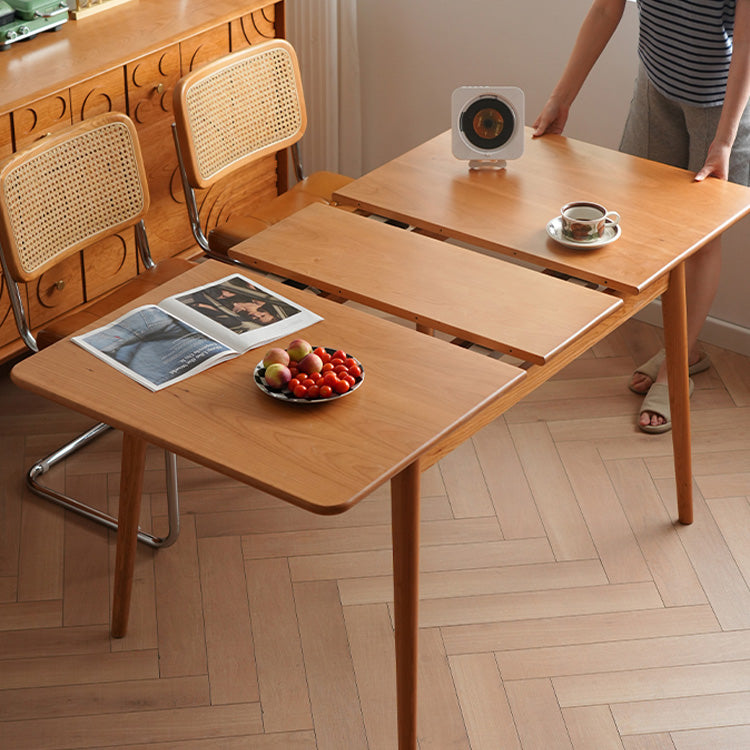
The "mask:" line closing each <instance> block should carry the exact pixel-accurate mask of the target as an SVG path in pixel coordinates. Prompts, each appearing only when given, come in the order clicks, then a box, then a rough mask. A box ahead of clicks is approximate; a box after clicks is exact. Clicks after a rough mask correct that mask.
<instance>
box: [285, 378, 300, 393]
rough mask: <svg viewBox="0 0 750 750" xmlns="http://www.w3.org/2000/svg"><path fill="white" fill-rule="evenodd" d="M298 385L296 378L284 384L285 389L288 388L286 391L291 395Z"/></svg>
mask: <svg viewBox="0 0 750 750" xmlns="http://www.w3.org/2000/svg"><path fill="white" fill-rule="evenodd" d="M298 385H300V382H299V380H298V379H297V378H292V379H291V380H290V381H289V382H288V383H287V384H286V387H287V388H288V389H289V390H290V391H291V392H292V393H294V389H295V388H296V387H297V386H298Z"/></svg>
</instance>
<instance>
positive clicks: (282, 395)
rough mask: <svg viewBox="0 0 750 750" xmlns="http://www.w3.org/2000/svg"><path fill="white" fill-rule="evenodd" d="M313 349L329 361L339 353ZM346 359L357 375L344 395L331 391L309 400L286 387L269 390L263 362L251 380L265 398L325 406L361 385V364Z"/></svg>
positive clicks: (356, 360) (348, 356) (362, 370)
mask: <svg viewBox="0 0 750 750" xmlns="http://www.w3.org/2000/svg"><path fill="white" fill-rule="evenodd" d="M314 349H315V351H320V350H323V351H325V352H326V354H327V355H328V356H329V359H330V358H333V355H334V354H336V353H337V352H339V351H340V350H338V349H334V348H332V347H328V346H325V347H314ZM346 357H347V358H348V359H351V360H353V361H354V362H355V363H356V367H357V368H358V369H359V375H357V376H356V377H354V383H353V384H351V385H350V386H349V389H348V390H347V391H345V392H344V393H337V392H336V391H333V392H332V393H331V395H329V396H327V397H322V396H316V397H314V398H310V397H309V396H295V395H294V393H292V392H291V391H290V390H289V389H288V388H287V387H284V388H271V387H270V386H269V385H268V384H267V383H266V381H265V378H264V375H265V372H266V368H265V367H264V366H263V361H260V362H258V364H257V365H256V366H255V370H254V371H253V379H254V380H255V385H257V386H258V388H260V390H261V391H263V393H265V394H266V395H267V396H270V397H271V398H275V399H277V400H278V401H284V402H286V403H289V404H306V405H309V404H327V403H330V402H331V401H338V400H339V399H341V398H344V396H349V395H351V394H352V393H354V391H356V390H357V388H359V387H360V386H361V385H362V382H363V380H364V377H365V370H364V367H362V363H361V362H360V361H359V360H358V359H357V358H356V357H352V356H351V355H350V354H346ZM324 365H325V363H324ZM324 376H325V373H322V374H321V375H320V377H321V378H322V377H324ZM350 377H351V376H350Z"/></svg>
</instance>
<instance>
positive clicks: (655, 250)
mask: <svg viewBox="0 0 750 750" xmlns="http://www.w3.org/2000/svg"><path fill="white" fill-rule="evenodd" d="M576 198H583V199H590V200H598V201H599V202H602V203H604V204H605V205H607V207H608V208H611V209H613V210H617V211H619V212H620V214H621V215H622V236H621V237H620V238H619V239H618V240H617V241H616V242H613V243H611V244H610V245H607V246H606V247H602V248H599V249H597V250H596V251H583V252H582V251H581V250H576V249H569V248H565V247H563V246H561V245H559V244H557V243H556V242H555V241H554V240H552V239H550V238H549V237H548V236H547V233H546V229H545V227H546V223H547V221H549V219H550V218H553V217H554V216H555V215H556V214H557V213H559V208H560V206H561V205H562V204H563V203H565V202H567V201H568V200H573V199H576ZM337 199H338V200H339V201H341V202H342V203H344V202H346V203H348V204H350V205H353V206H355V207H356V208H358V209H360V211H361V212H362V213H366V214H378V215H380V216H383V217H388V218H392V219H395V220H398V221H400V222H404V223H406V224H408V225H410V226H412V227H416V228H417V229H418V231H407V230H404V229H402V228H398V227H395V226H390V225H388V224H386V223H384V222H382V221H377V220H376V219H373V218H370V217H366V216H359V215H356V214H355V213H351V212H347V211H342V210H340V209H338V208H334V207H330V206H312V207H309V208H306V209H304V211H302V212H299V213H298V214H296V215H295V216H293V217H291V218H289V219H286V220H284V221H283V222H280V223H279V224H276V225H274V226H272V227H270V228H269V229H267V230H265V231H264V232H263V233H260V234H258V235H256V236H255V237H252V238H250V239H248V240H246V241H245V242H243V243H241V245H239V246H237V247H236V248H235V249H234V250H233V251H232V255H233V257H234V258H235V259H236V260H239V261H240V262H242V263H243V264H245V265H246V266H248V267H249V268H250V269H258V270H259V271H263V272H264V273H267V272H271V273H274V274H278V275H280V276H282V277H286V278H292V279H296V280H297V281H300V282H302V283H303V284H307V285H309V286H312V287H314V288H315V289H317V290H318V291H320V292H322V294H313V293H311V291H310V290H299V289H295V288H292V287H290V286H288V285H282V284H281V283H279V282H277V281H274V280H273V279H269V278H267V277H265V276H264V277H263V279H262V283H263V285H264V286H266V287H268V288H270V289H271V290H272V291H276V292H279V293H281V294H282V295H283V296H286V297H289V298H290V299H292V300H293V301H295V302H297V303H299V304H301V305H302V306H304V307H307V308H308V309H310V310H312V311H313V312H316V313H318V314H319V315H321V316H322V318H323V320H322V321H320V322H318V323H316V324H314V325H313V326H311V327H309V328H308V329H304V330H303V331H299V332H297V334H295V335H300V336H302V337H304V338H307V339H308V340H310V341H311V343H313V344H315V345H321V346H330V347H335V348H342V349H344V350H346V351H347V352H349V353H351V354H352V355H354V356H355V357H357V358H358V359H359V360H360V361H361V362H362V364H363V367H364V373H365V377H364V380H363V382H362V385H361V387H360V388H358V389H357V390H355V391H354V392H352V393H351V394H350V395H348V396H346V397H345V398H341V399H338V400H337V401H335V402H331V403H316V404H305V405H293V404H288V403H281V402H279V401H278V400H276V399H272V398H269V397H268V395H267V394H265V393H264V392H262V391H261V390H260V389H259V388H258V387H257V385H256V383H255V381H254V378H253V371H254V368H255V365H256V364H257V363H258V361H259V360H261V359H262V356H263V353H264V351H263V350H251V351H249V352H247V353H245V354H243V355H241V356H239V357H237V358H235V359H232V360H230V361H228V362H224V363H222V364H220V365H216V366H214V367H212V368H211V369H209V370H207V371H205V372H202V373H199V374H196V375H194V376H192V377H190V378H188V379H186V380H184V381H181V382H179V383H176V384H174V385H172V386H170V387H169V388H165V389H163V390H161V391H156V392H151V391H149V390H147V389H145V388H143V387H142V386H140V385H139V384H137V383H136V382H135V381H133V380H131V379H129V378H128V377H127V376H125V375H123V374H122V373H120V372H118V371H117V370H115V369H114V368H112V367H109V366H108V365H107V364H105V363H104V362H102V361H100V360H98V359H97V358H95V357H92V356H91V355H90V354H89V353H87V352H86V351H84V350H83V349H81V348H80V347H78V346H77V345H76V344H75V343H73V342H72V341H70V340H69V339H66V340H63V341H61V342H59V343H57V344H54V345H53V346H51V347H48V348H46V349H44V350H43V351H41V352H39V353H37V354H34V355H33V356H31V357H28V358H27V359H25V360H23V361H21V362H20V363H18V364H17V365H16V366H15V367H14V368H13V370H12V378H13V380H14V382H15V383H16V384H18V385H19V386H21V387H23V388H26V389H29V390H31V391H33V392H35V393H37V394H40V395H42V396H46V397H48V398H50V399H52V400H53V401H56V402H58V403H61V404H64V405H66V406H69V407H70V408H72V409H74V410H77V411H79V412H82V413H84V414H87V415H89V416H90V417H92V418H94V419H96V420H99V421H104V422H106V423H108V424H110V425H112V426H113V427H115V428H117V429H119V430H121V431H122V432H123V436H124V437H123V450H122V466H121V487H120V501H119V529H118V534H117V554H116V563H115V582H114V596H113V611H112V633H113V635H114V636H116V637H117V636H122V635H124V634H125V632H126V629H127V623H128V613H129V606H130V591H131V587H132V577H133V565H134V559H135V554H136V546H137V536H136V535H137V528H138V520H137V519H138V512H139V507H140V498H141V490H142V478H143V469H144V456H145V449H146V445H147V444H148V443H151V444H154V445H156V446H159V447H162V448H165V449H167V450H169V451H172V452H174V453H176V454H178V455H181V456H184V457H187V458H188V459H191V460H193V461H195V462H197V463H199V464H201V465H203V466H206V467H208V468H211V469H214V470H216V471H218V472H221V473H223V474H225V475H227V476H229V477H232V478H234V479H236V480H239V481H240V482H244V483H246V484H248V485H251V486H253V487H257V488H259V489H261V490H264V491H266V492H269V493H270V494H272V495H275V496H276V497H279V498H281V499H282V500H285V501H287V502H289V503H292V504H294V505H297V506H299V507H301V508H303V509H306V510H308V511H311V512H314V513H320V514H331V513H340V512H344V511H346V510H348V509H349V508H351V507H352V506H354V505H355V504H356V503H357V502H358V501H360V500H361V499H363V498H364V497H366V496H367V495H368V494H369V493H371V492H372V491H373V490H374V489H375V488H377V487H378V486H380V485H382V484H384V483H386V482H390V489H391V512H392V537H393V563H394V565H393V584H394V613H395V646H396V693H397V694H396V703H397V714H398V747H399V750H415V749H416V746H417V739H416V723H417V719H416V695H417V662H416V659H417V641H418V638H417V624H418V583H417V582H418V572H419V564H418V559H419V478H420V474H421V472H422V471H423V470H424V469H426V468H427V467H429V466H430V465H432V464H434V463H435V462H436V461H438V460H439V459H440V458H441V457H442V456H445V455H446V454H447V453H448V452H450V451H451V450H453V449H454V448H455V447H456V446H458V445H459V444H460V443H462V442H463V441H465V440H466V439H468V438H469V437H471V435H473V434H474V433H476V432H477V431H478V430H479V429H481V428H482V427H484V426H485V425H487V424H488V423H489V422H491V421H492V420H494V419H496V418H497V417H498V416H499V415H501V414H502V413H503V412H504V411H506V410H507V409H508V408H509V407H510V406H512V405H513V404H515V403H517V402H518V401H519V400H520V399H522V398H523V397H524V396H525V395H526V394H528V393H529V392H530V391H531V390H533V389H534V388H536V387H538V386H539V385H540V384H541V383H543V382H545V381H546V380H547V379H549V378H550V377H551V376H552V375H553V374H554V373H556V372H558V371H559V370H560V369H561V368H563V367H564V366H565V365H566V364H568V363H569V362H571V361H572V360H573V359H575V358H576V357H577V356H579V355H580V354H581V353H583V352H584V351H585V350H586V349H588V348H589V347H590V346H592V345H593V344H594V343H596V342H597V341H599V340H601V339H602V338H603V337H604V336H606V335H607V334H608V333H609V332H611V331H613V330H615V329H616V328H617V327H618V326H619V325H621V324H622V323H623V322H624V321H625V320H627V319H628V318H630V317H631V316H632V315H634V314H635V313H637V312H638V311H639V310H641V309H643V307H644V306H646V305H647V304H649V303H650V302H652V301H653V300H654V299H656V298H657V297H659V296H660V295H661V296H662V298H663V308H664V321H665V339H666V346H667V353H668V363H669V377H670V384H671V387H670V396H671V398H672V404H673V425H674V428H673V436H674V438H673V439H675V468H676V473H677V478H678V515H679V518H680V520H681V521H683V522H684V523H690V522H691V521H692V503H691V494H690V474H691V469H690V444H689V411H688V387H687V383H688V378H687V355H686V346H685V301H684V266H683V262H684V260H685V259H686V258H687V257H689V255H690V254H691V253H692V252H695V251H696V250H697V249H698V248H699V247H700V246H701V245H702V244H704V243H705V242H707V241H708V240H709V239H710V238H711V237H714V236H716V235H717V234H719V233H720V232H721V231H723V230H724V229H725V228H726V227H727V226H729V225H730V224H731V223H733V222H734V221H737V220H738V219H739V218H740V217H741V216H743V215H745V214H746V213H748V212H750V190H748V189H746V188H741V187H740V186H733V185H730V184H729V183H723V182H720V181H718V180H710V181H708V182H707V183H705V184H702V185H695V184H693V183H692V182H691V179H690V176H689V175H688V174H687V173H684V172H682V171H681V170H676V169H672V168H669V167H664V166H663V165H654V164H652V163H651V162H645V161H643V160H637V159H634V158H633V157H625V156H624V155H621V154H617V153H615V152H610V151H607V150H606V149H598V148H596V147H593V146H588V145H586V144H580V143H578V142H575V141H571V140H569V139H565V138H562V137H552V138H544V139H540V140H534V141H532V140H531V139H530V138H529V140H528V142H527V144H526V153H525V154H524V156H523V157H522V159H519V160H518V161H517V162H509V164H508V167H507V168H506V170H504V171H502V172H476V173H475V172H470V171H469V170H468V168H467V164H466V163H465V162H460V161H457V160H456V159H454V158H453V157H452V155H451V153H450V139H449V134H443V135H441V136H438V137H437V138H435V139H433V140H431V141H429V142H427V143H426V144H423V145H422V146H419V147H417V148H416V149H414V150H413V151H410V152H408V153H407V154H405V155H404V156H403V157H399V158H397V159H395V160H393V161H392V162H389V163H387V164H385V165H383V166H382V167H380V168H378V169H376V170H374V171H373V172H372V173H370V174H368V175H365V176H364V177H362V178H360V179H358V180H355V181H354V182H353V183H351V184H350V185H349V186H347V188H345V189H343V190H342V191H340V193H339V194H338V195H337ZM699 206H700V207H701V210H700V211H699V210H698V207H699ZM691 211H692V212H693V213H694V214H695V216H694V217H691V216H690V213H691ZM693 218H694V220H693ZM688 220H690V221H693V224H694V226H685V225H684V223H685V222H688ZM425 235H435V236H434V237H429V236H425ZM448 237H450V238H453V239H455V240H460V241H461V242H460V243H458V244H457V243H453V242H451V243H449V242H441V241H439V239H438V238H448ZM463 244H468V245H469V247H463V246H461V245H463ZM478 250H481V251H485V252H484V253H482V252H478ZM486 251H490V252H489V253H486ZM503 256H509V259H508V260H501V258H502V257H503ZM509 261H518V262H509ZM226 273H227V266H226V265H224V264H221V263H217V262H216V261H206V262H203V263H200V264H198V265H196V266H195V268H193V269H191V270H190V271H188V272H187V273H186V274H184V275H182V276H180V277H178V278H177V279H175V280H172V281H170V282H168V283H166V284H165V285H163V286H162V287H159V288H158V289H156V290H154V291H152V292H150V293H149V294H147V295H144V296H143V297H141V298H139V299H137V300H135V301H134V302H133V303H132V304H131V305H129V306H128V307H134V306H137V305H140V304H144V303H153V302H157V301H159V300H160V299H163V298H164V297H167V296H170V295H173V294H176V293H178V292H180V291H184V290H187V289H191V288H193V287H195V286H198V285H200V284H204V283H207V282H210V281H213V280H217V279H219V278H222V277H224V276H225V275H226ZM243 273H244V271H243ZM246 273H247V275H248V276H249V277H250V278H251V279H252V278H254V272H253V271H252V270H248V271H247V272H246ZM326 296H327V297H331V299H326V298H325V297H326ZM342 300H349V301H351V302H356V303H359V305H364V306H365V307H366V308H371V309H359V305H355V306H353V305H351V304H340V302H341V301H342ZM124 310H125V308H123V309H120V310H118V311H116V312H115V313H113V314H112V316H110V318H109V319H114V318H115V317H117V316H118V315H121V314H122V313H123V312H124ZM373 312H374V313H376V314H373ZM384 313H387V314H388V315H390V316H395V318H397V319H398V320H395V321H394V320H389V319H383V317H382V316H383V314H384ZM107 320H108V319H104V320H102V321H100V323H104V322H106V321H107ZM422 332H435V334H436V335H424V333H422ZM457 339H460V340H461V341H462V342H463V341H466V342H472V343H477V344H480V345H481V346H482V347H485V348H487V349H490V350H493V351H497V352H501V353H502V354H504V355H510V357H511V359H509V361H503V360H501V359H498V358H497V357H495V356H487V355H486V353H484V352H479V351H475V350H473V349H471V348H468V347H466V346H456V345H454V341H455V340H457ZM436 394H440V397H438V396H436ZM446 394H448V395H449V397H445V396H446ZM162 554H169V551H168V550H165V551H164V552H163V553H162Z"/></svg>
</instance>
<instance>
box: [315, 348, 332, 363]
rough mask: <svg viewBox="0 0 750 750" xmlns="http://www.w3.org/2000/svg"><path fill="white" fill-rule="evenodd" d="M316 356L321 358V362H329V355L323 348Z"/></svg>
mask: <svg viewBox="0 0 750 750" xmlns="http://www.w3.org/2000/svg"><path fill="white" fill-rule="evenodd" d="M318 356H319V357H320V358H321V359H322V360H323V364H325V363H326V362H329V361H330V359H331V355H330V354H329V353H328V352H327V351H325V349H324V350H323V353H322V354H320V355H318Z"/></svg>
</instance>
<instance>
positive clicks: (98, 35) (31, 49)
mask: <svg viewBox="0 0 750 750" xmlns="http://www.w3.org/2000/svg"><path fill="white" fill-rule="evenodd" d="M283 35H284V4H283V0H281V1H279V2H275V1H274V0H255V1H254V2H253V1H252V0H240V1H239V2H238V0H134V1H131V2H128V3H125V4H123V5H118V6H117V7H113V8H111V9H108V10H107V11H106V12H102V13H98V14H95V15H92V16H90V17H87V18H83V19H80V20H77V21H72V20H71V21H69V22H68V23H66V24H64V25H63V26H62V27H61V29H60V30H59V31H56V32H46V33H42V34H40V35H38V36H37V37H36V38H34V39H30V40H28V41H24V42H18V43H16V44H14V45H12V46H11V47H10V48H8V49H7V50H5V51H2V52H0V81H2V85H1V86H0V159H1V158H4V157H6V156H8V155H9V154H11V153H12V152H13V151H14V150H17V149H19V148H22V147H23V146H24V145H26V144H28V143H30V142H32V141H34V140H36V139H37V138H40V137H42V136H44V135H45V134H47V133H50V132H53V131H55V130H58V129H60V128H63V127H66V126H68V125H70V124H72V123H74V122H78V121H80V120H83V119H85V118H87V117H91V116H93V115H96V114H99V113H101V112H106V111H119V112H126V113H127V114H128V115H129V116H130V117H131V118H132V119H133V120H134V122H135V124H136V127H137V129H138V133H139V136H140V141H141V146H142V149H143V155H144V161H145V163H146V170H147V174H148V180H149V190H150V193H151V209H150V211H149V214H148V217H147V219H146V229H147V231H148V235H149V241H150V245H151V251H152V254H153V256H154V258H155V259H156V260H159V259H161V258H165V257H168V256H173V255H179V254H183V253H187V254H190V253H193V252H195V251H196V250H197V248H196V246H195V243H194V240H193V238H192V235H191V232H190V225H189V222H188V218H187V211H186V209H185V203H184V198H183V194H182V186H181V183H180V179H179V173H178V171H177V159H176V156H175V149H174V144H173V141H172V133H171V124H172V120H173V118H172V88H173V87H174V85H175V83H176V82H177V81H178V80H179V78H180V77H181V76H182V75H183V74H185V73H187V72H188V71H189V70H191V69H193V68H194V67H195V66H197V65H200V64H202V63H205V62H208V61H210V60H214V59H216V58H217V57H221V56H222V55H226V54H228V53H229V52H231V51H234V50H237V49H241V48H242V47H244V46H247V45H249V44H254V43H256V42H258V41H261V40H263V39H267V38H270V37H274V36H283ZM279 167H282V168H279ZM283 167H284V165H277V162H276V159H275V158H274V157H268V158H266V159H264V160H262V161H261V162H259V163H258V164H256V165H255V166H254V167H253V168H252V170H251V171H250V173H249V174H248V173H245V174H244V175H243V177H242V179H241V180H239V179H237V178H234V179H230V180H226V181H224V182H222V183H219V184H218V185H216V186H214V187H213V188H211V189H210V190H207V191H204V192H203V193H202V194H201V195H200V196H199V201H200V207H201V219H202V222H203V223H204V225H205V227H206V229H209V228H212V227H214V226H216V225H217V224H218V223H220V222H223V221H225V220H226V218H227V217H228V215H229V212H230V206H231V208H236V207H238V206H243V205H249V204H252V203H253V202H255V201H259V200H265V199H268V198H270V197H272V196H273V195H275V194H276V193H277V192H279V191H281V190H283V189H284V188H285V181H284V180H283V179H282V178H280V177H279V175H285V173H286V170H285V168H283ZM230 199H231V202H230ZM137 272H138V259H137V257H136V252H135V243H134V238H133V235H132V233H127V234H123V235H122V236H118V237H117V238H115V239H110V240H107V241H104V242H101V243H99V244H98V245H96V246H94V247H91V248H88V249H86V250H85V251H84V252H82V253H81V254H80V255H79V256H78V257H74V258H70V259H68V260H67V261H65V262H64V263H61V264H59V265H58V266H56V267H55V268H53V269H50V270H49V271H48V272H47V273H45V274H44V276H43V277H42V278H41V279H40V280H39V281H38V282H36V283H34V284H28V285H26V287H25V288H24V289H23V290H22V291H23V292H24V294H25V299H26V304H27V306H28V309H29V313H30V317H31V321H32V327H38V326H40V325H43V324H44V323H46V322H48V321H49V320H51V319H53V318H55V317H57V316H59V315H61V314H62V313H65V312H67V311H68V310H71V309H73V308H75V307H77V306H79V305H81V304H85V303H87V302H89V301H91V300H93V299H95V298H96V297H97V296H99V295H101V294H103V293H104V292H106V291H108V290H110V289H112V288H113V287H115V286H117V285H119V284H120V283H122V282H123V281H124V280H126V279H127V278H130V277H132V276H133V275H135V274H136V273H137ZM0 284H2V285H3V286H2V288H0V362H2V361H5V360H7V359H10V358H11V357H14V356H16V355H17V354H19V353H20V352H22V351H23V350H24V346H23V344H22V343H21V341H20V339H19V337H18V333H17V330H16V327H15V321H14V319H13V313H12V311H11V310H10V304H9V300H8V295H7V293H6V289H5V287H4V280H3V279H2V277H1V276H0Z"/></svg>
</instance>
